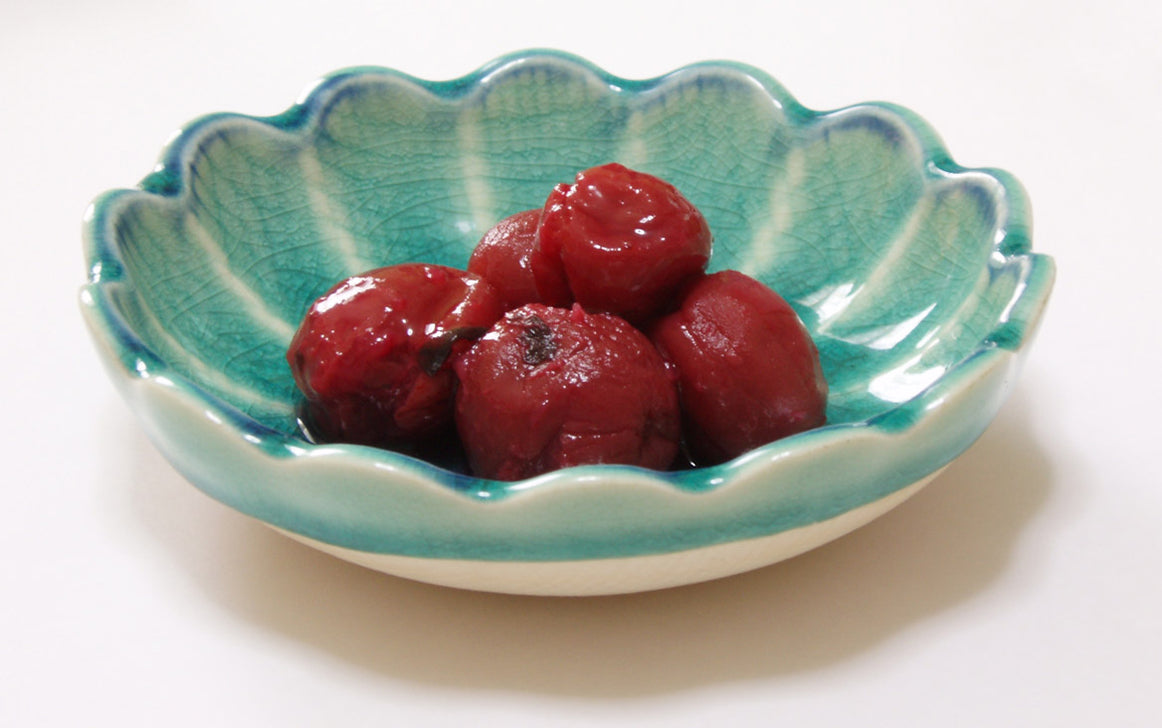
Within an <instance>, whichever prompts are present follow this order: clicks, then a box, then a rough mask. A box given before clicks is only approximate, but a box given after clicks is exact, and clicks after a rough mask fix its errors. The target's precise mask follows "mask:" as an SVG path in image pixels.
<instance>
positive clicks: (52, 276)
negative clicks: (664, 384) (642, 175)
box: [0, 0, 1162, 728]
mask: <svg viewBox="0 0 1162 728" xmlns="http://www.w3.org/2000/svg"><path fill="white" fill-rule="evenodd" d="M782 5H783V4H780V3H775V2H757V3H738V2H729V1H727V0H714V1H710V0H703V2H699V3H685V2H678V1H674V2H666V3H631V2H628V1H627V0H623V1H621V2H600V1H596V0H588V1H586V2H578V1H577V0H571V1H568V2H554V3H547V2H538V3H532V2H527V3H518V2H501V1H499V0H496V1H493V2H487V3H460V4H451V3H440V2H419V1H418V0H414V1H413V2H409V3H406V4H401V3H392V2H364V3H360V2H350V1H347V0H327V2H316V3H309V2H296V1H294V0H287V1H286V2H281V3H277V4H275V3H269V4H267V3H258V2H248V1H247V0H199V1H198V2H189V1H185V0H175V1H173V2H165V3H160V2H152V1H151V2H146V1H145V0H106V1H105V2H100V3H84V2H79V1H73V2H67V1H63V0H62V1H60V2H52V0H42V1H40V2H34V1H32V0H29V1H25V0H15V1H14V0H0V244H2V245H3V249H2V250H3V286H0V296H2V301H3V308H2V309H0V321H2V322H3V329H2V333H3V339H2V340H0V367H2V369H0V374H2V376H3V381H4V383H5V385H4V387H3V398H4V399H3V411H4V413H5V417H4V419H3V422H2V424H0V428H2V433H3V436H2V438H0V443H2V447H3V452H4V464H5V469H6V471H7V472H6V475H5V477H4V478H3V490H2V491H0V492H2V494H3V495H2V496H0V584H2V585H3V586H2V588H3V596H2V597H0V724H3V725H6V726H32V725H38V726H39V725H49V726H57V725H67V726H80V725H119V726H136V725H148V726H207V725H248V726H263V725H275V724H278V725H305V726H315V725H318V726H337V725H344V726H351V725H400V726H424V725H436V726H438V725H449V726H452V725H455V726H465V725H470V726H474V727H476V728H484V727H485V726H491V725H502V724H503V725H505V726H510V727H511V726H556V725H564V726H570V725H590V724H601V725H632V726H655V725H656V726H662V725H665V726H684V725H714V726H720V725H721V726H727V725H733V726H741V725H788V726H796V727H800V728H801V727H803V726H848V725H871V726H879V725H885V726H886V725H890V726H925V727H929V726H941V727H944V726H992V727H995V726H1095V725H1110V726H1119V728H1125V727H1127V726H1157V725H1162V718H1160V717H1159V715H1158V713H1159V712H1162V711H1159V709H1158V708H1156V705H1157V702H1156V699H1155V698H1154V697H1153V695H1154V692H1155V690H1156V688H1157V685H1158V683H1159V678H1162V617H1160V615H1162V535H1160V532H1162V476H1160V474H1159V467H1158V463H1159V451H1160V449H1162V448H1160V443H1159V435H1160V434H1162V427H1160V426H1159V423H1158V415H1159V413H1160V412H1162V396H1160V392H1159V377H1160V374H1159V364H1160V353H1162V346H1160V344H1159V327H1158V325H1157V321H1156V316H1157V312H1158V311H1159V310H1162V293H1160V292H1159V289H1160V287H1159V272H1158V271H1159V267H1160V264H1162V259H1160V257H1159V252H1158V251H1159V246H1160V244H1162V240H1160V235H1159V230H1160V229H1162V228H1160V225H1159V215H1160V214H1162V205H1160V204H1159V189H1158V187H1159V185H1158V169H1159V163H1160V162H1162V154H1160V145H1159V141H1158V140H1159V130H1160V128H1162V114H1160V111H1162V44H1160V43H1159V41H1158V37H1159V35H1160V33H1162V22H1160V21H1162V15H1160V12H1162V11H1159V10H1158V8H1159V6H1158V5H1157V4H1155V3H1151V2H1147V1H1145V0H1143V1H1142V2H1137V3H1132V2H1116V1H1111V0H1107V1H1105V2H1101V3H1093V4H1085V5H1083V4H1081V3H1061V4H1058V3H1049V2H1040V3H1019V2H1014V1H1013V0H1006V1H1004V2H992V1H989V0H972V1H971V2H940V3H933V2H927V1H926V0H915V1H914V2H886V3H879V4H878V7H874V6H873V4H872V3H860V2H846V1H844V0H831V1H830V2H810V3H801V4H798V5H792V4H789V3H788V4H786V6H785V7H784V6H782ZM528 47H553V48H560V49H563V50H567V51H571V52H574V53H577V54H579V55H582V56H584V57H587V58H589V59H590V60H593V61H594V62H596V63H598V64H599V65H601V66H603V67H604V68H606V69H607V70H609V71H611V72H613V73H616V74H618V75H621V76H628V77H644V76H652V75H656V74H659V73H663V72H665V71H669V70H672V69H673V68H675V67H677V66H680V65H683V64H685V63H688V62H692V61H697V60H703V59H707V58H728V59H734V60H740V61H744V62H747V63H750V64H753V65H755V66H758V67H760V68H763V69H765V70H767V71H768V72H770V73H771V74H772V75H774V76H775V77H776V78H778V79H779V80H780V81H782V83H783V84H785V85H786V86H787V87H788V88H789V89H790V90H791V91H792V93H794V94H796V95H797V96H798V97H799V99H800V100H801V101H803V102H804V103H805V104H806V105H808V106H811V107H813V108H833V107H836V106H841V105H845V104H849V103H854V102H858V101H864V100H870V99H887V100H891V101H895V102H898V103H901V104H903V105H905V106H908V107H910V108H912V109H913V110H915V111H917V112H919V113H920V114H921V115H922V116H924V117H926V118H927V119H928V120H929V121H930V122H932V124H933V125H934V126H935V127H936V128H937V129H938V130H939V131H940V132H941V134H942V136H943V137H944V140H945V141H946V143H947V144H948V146H949V148H950V149H951V151H952V154H953V155H954V157H955V158H956V159H957V160H958V161H959V162H961V163H963V164H966V165H971V166H982V165H987V166H999V167H1003V168H1006V169H1008V170H1010V171H1011V172H1013V173H1014V174H1016V175H1017V177H1018V178H1020V179H1021V180H1022V181H1023V182H1024V184H1025V185H1026V187H1027V188H1028V191H1029V193H1030V196H1031V198H1032V200H1033V209H1034V218H1035V223H1036V224H1035V232H1034V246H1035V248H1036V249H1037V250H1039V251H1040V252H1044V253H1048V254H1050V255H1052V256H1054V257H1055V258H1056V260H1057V263H1058V266H1059V277H1058V282H1057V288H1056V290H1055V292H1054V296H1053V300H1052V301H1051V303H1050V306H1049V310H1048V315H1047V317H1046V319H1045V322H1044V326H1043V327H1042V330H1041V334H1040V336H1039V338H1038V340H1037V341H1036V342H1035V345H1034V350H1033V353H1032V356H1031V357H1030V359H1029V361H1028V365H1027V367H1026V368H1025V370H1024V373H1023V376H1022V379H1021V382H1020V384H1019V385H1018V387H1017V389H1016V392H1015V394H1014V396H1013V397H1012V398H1011V399H1010V400H1009V402H1008V404H1007V405H1006V406H1005V408H1004V409H1003V410H1002V412H1001V414H1000V416H999V417H998V419H997V420H996V421H995V423H994V425H993V426H992V427H991V428H990V429H989V430H988V432H987V433H986V434H985V435H984V436H983V437H982V438H981V439H980V440H979V441H978V442H977V444H976V445H975V446H974V447H973V448H972V449H971V450H969V451H968V452H967V453H966V454H965V455H964V456H963V457H962V458H961V459H959V460H958V461H957V462H956V463H955V464H954V465H953V466H952V467H951V468H950V469H949V470H948V471H947V472H946V473H945V474H944V475H943V476H941V477H940V478H939V479H937V480H936V481H935V482H933V483H932V484H931V485H930V486H929V487H928V488H927V489H926V490H924V491H922V492H921V493H920V494H919V495H918V496H916V497H915V498H914V499H913V500H911V501H909V502H908V503H906V504H904V505H903V506H902V507H900V508H899V509H897V510H895V511H893V512H892V513H890V514H888V515H887V516H886V517H884V518H882V519H880V520H878V521H876V522H874V523H873V524H871V525H869V526H867V527H866V528H864V529H862V530H860V531H858V532H856V533H854V534H852V535H851V536H849V537H847V538H844V539H842V540H840V541H838V542H835V543H833V544H830V545H828V546H826V547H824V548H821V549H818V550H817V551H814V552H811V553H809V554H807V555H805V556H802V557H800V558H797V559H794V560H791V561H789V562H786V563H783V564H779V565H776V566H773V567H769V568H766V569H763V570H760V571H757V572H753V573H750V574H746V575H743V576H740V577H736V578H732V579H727V580H722V581H719V582H714V583H708V584H702V585H697V586H693V587H687V588H682V589H674V590H669V591H664V592H657V593H649V594H640V595H633V596H625V597H612V598H599V599H573V600H568V599H534V598H517V597H507V596H495V595H486V594H476V593H468V592H460V591H454V590H448V589H442V588H437V587H432V586H426V585H422V584H416V583H411V582H407V581H403V580H400V579H395V578H391V577H386V576H382V575H379V574H376V573H373V572H369V571H365V570H362V569H360V568H358V567H355V566H351V565H348V564H346V563H343V562H340V561H336V560H334V559H331V558H329V557H326V556H323V555H320V554H318V553H316V552H314V551H312V550H309V549H307V548H305V547H302V546H299V545H296V544H294V543H292V542H290V541H288V540H286V539H284V538H282V537H280V536H278V535H276V534H275V533H273V532H271V531H269V530H267V529H266V528H265V527H263V526H261V525H259V524H257V523H254V522H252V521H250V520H248V519H247V518H245V517H242V516H240V515H238V514H236V513H234V512H232V511H230V510H228V509H226V508H224V507H222V506H220V505H218V504H217V503H215V502H212V501H210V500H209V499H208V498H206V497H205V496H203V495H201V494H200V493H199V492H198V491H196V490H195V489H194V488H193V487H192V486H189V485H188V484H186V483H185V482H184V481H183V480H182V479H181V478H180V477H179V476H178V475H177V474H176V473H175V472H174V471H173V470H172V469H171V468H170V467H169V466H168V464H167V463H166V462H165V461H164V460H163V459H162V458H161V457H160V456H159V455H158V454H157V453H156V452H155V451H154V449H153V448H152V447H151V446H150V444H149V443H148V441H147V440H146V439H145V437H144V436H143V434H142V430H141V429H140V428H139V426H138V424H137V422H136V421H135V420H134V418H133V416H132V415H131V413H130V412H129V410H128V408H127V407H126V406H125V405H124V404H123V403H122V402H121V400H120V399H119V398H118V397H117V395H116V393H115V392H114V390H113V388H112V386H111V385H110V383H109V382H108V380H107V379H106V377H105V375H104V373H103V372H102V370H101V369H100V367H99V365H98V363H97V360H96V357H95V355H94V352H93V350H92V346H91V344H90V342H89V340H88V337H87V334H86V332H85V331H84V330H83V328H82V324H81V320H80V316H79V314H78V306H77V303H76V291H77V288H78V287H79V285H80V284H81V283H82V281H83V279H84V273H85V271H84V266H83V263H82V257H81V245H80V236H79V230H80V219H81V215H82V213H83V211H84V209H85V207H86V206H87V204H88V202H89V201H90V199H91V198H92V197H94V196H95V195H96V194H97V193H99V192H101V191H103V190H105V189H108V188H111V187H122V186H132V185H133V184H135V183H136V182H137V181H138V180H139V179H140V178H141V177H142V176H144V175H145V174H146V173H147V172H148V171H149V170H150V168H151V167H152V165H153V162H154V160H155V158H156V155H157V153H158V151H159V150H160V148H161V146H162V144H163V143H164V142H165V141H166V140H167V138H168V137H169V135H170V133H171V132H172V131H173V130H175V129H176V128H177V127H178V126H179V125H181V124H183V123H185V122H186V121H188V120H190V119H192V118H194V117H195V116H198V115H200V114H202V113H205V112H208V111H215V110H229V111H241V112H245V113H252V114H271V113H275V112H278V111H281V110H282V109H283V108H285V107H286V106H288V105H289V104H290V103H291V102H292V101H294V100H295V99H296V98H297V97H298V96H299V94H300V93H301V92H302V91H303V89H305V88H306V87H307V86H308V84H309V83H310V82H311V81H312V80H314V79H315V78H316V77H318V76H320V75H322V74H324V73H326V72H328V71H331V70H334V69H337V68H340V67H345V66H350V65H357V64H373V65H383V66H391V67H396V68H399V69H402V70H405V71H407V72H409V73H412V74H414V75H417V76H421V77H425V78H439V79H443V78H450V77H454V76H459V75H461V74H464V73H466V72H468V71H470V70H472V69H474V68H475V67H477V66H479V65H480V64H482V63H484V62H486V61H488V60H490V59H492V58H493V57H495V56H497V55H500V54H502V53H505V52H508V51H513V50H518V49H522V48H528Z"/></svg>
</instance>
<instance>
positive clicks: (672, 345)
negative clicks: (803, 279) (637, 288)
mask: <svg viewBox="0 0 1162 728" xmlns="http://www.w3.org/2000/svg"><path fill="white" fill-rule="evenodd" d="M651 339H652V341H653V342H654V344H655V346H657V349H658V351H659V352H660V353H661V354H662V356H663V358H665V359H666V361H667V362H668V363H669V364H670V365H671V366H672V367H673V369H674V370H675V371H676V372H677V377H678V390H679V396H680V399H681V402H682V412H683V419H684V428H685V437H686V443H687V447H688V449H689V450H690V454H691V455H692V456H693V458H694V461H695V464H696V465H699V466H703V465H712V464H715V463H720V462H724V461H726V460H729V459H731V458H734V457H737V456H738V455H741V454H743V453H745V452H747V451H749V450H752V449H754V448H756V447H759V446H761V445H764V444H766V443H768V442H772V441H774V440H778V439H780V438H782V437H786V436H788V435H793V434H795V433H797V432H802V431H804V430H808V429H811V428H814V427H818V426H820V425H822V424H824V422H825V421H826V406H827V389H828V388H827V382H826V380H825V379H824V376H823V369H822V366H821V365H820V361H819V353H818V351H817V349H816V347H815V344H814V342H813V341H812V340H811V337H810V335H809V334H808V332H807V329H806V328H805V327H804V326H803V323H802V321H800V320H799V317H798V316H797V315H796V314H795V311H794V310H793V309H792V308H791V306H790V305H789V304H788V303H787V302H786V301H784V300H783V298H782V297H780V296H779V295H778V294H777V293H775V292H774V291H772V290H771V289H770V288H768V287H767V286H766V285H764V284H763V283H761V282H759V281H757V280H755V279H753V278H750V277H749V276H746V275H744V274H743V273H740V272H737V271H733V270H727V271H720V272H718V273H714V274H711V275H707V276H705V277H703V278H702V279H700V280H699V281H697V282H696V283H695V284H693V285H692V286H691V287H690V288H689V289H688V290H687V291H686V293H685V294H684V296H683V298H682V304H681V306H680V308H679V309H678V310H677V311H674V312H673V313H670V314H668V315H666V316H664V317H662V318H661V319H659V320H658V321H657V322H656V323H655V325H654V326H653V327H652V329H651Z"/></svg>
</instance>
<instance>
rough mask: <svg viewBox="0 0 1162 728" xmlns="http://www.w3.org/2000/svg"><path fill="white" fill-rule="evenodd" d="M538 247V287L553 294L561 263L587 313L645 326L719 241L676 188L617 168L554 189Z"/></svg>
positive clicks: (609, 166) (599, 169)
mask: <svg viewBox="0 0 1162 728" xmlns="http://www.w3.org/2000/svg"><path fill="white" fill-rule="evenodd" d="M537 244H538V248H537V255H538V256H539V257H538V258H535V259H534V262H535V263H536V265H535V266H534V273H535V274H536V275H537V282H538V286H539V287H541V288H542V289H544V290H545V291H548V290H551V289H552V286H553V276H555V275H556V268H555V267H554V266H556V265H559V266H560V268H561V270H562V271H563V272H564V276H565V279H566V280H567V281H568V287H569V290H570V292H571V293H572V296H573V300H575V301H576V302H577V303H580V304H581V305H582V306H583V307H584V308H585V309H586V310H587V311H601V312H607V313H614V314H617V315H619V316H621V317H623V318H626V319H628V320H629V321H630V322H632V323H635V324H642V323H644V322H645V321H647V320H648V319H650V318H651V317H653V316H655V315H657V314H658V313H660V312H661V311H662V310H664V308H665V307H666V306H667V305H668V304H670V303H671V302H672V300H673V294H674V292H675V291H676V290H678V288H680V287H681V286H682V285H683V284H684V283H686V281H688V280H689V279H690V278H691V277H693V276H696V275H698V274H700V273H702V272H703V271H704V270H705V268H706V264H707V262H708V260H709V258H710V251H711V245H712V240H711V234H710V228H709V226H708V225H707V223H706V219H705V218H704V217H703V216H702V213H700V212H699V211H698V210H697V208H695V207H694V205H693V204H692V203H691V202H690V201H689V200H687V199H686V198H685V197H684V196H683V195H682V193H681V192H679V191H678V190H677V189H676V188H675V187H674V186H673V185H671V184H669V183H668V182H665V181H664V180H661V179H659V178H657V177H655V176H653V175H650V174H646V173H644V172H638V171H635V170H632V169H629V168H627V167H625V166H623V165H621V164H616V163H611V164H604V165H601V166H599V167H593V168H591V169H587V170H585V171H583V172H581V173H579V174H578V175H577V176H576V180H575V182H574V183H573V184H571V185H568V184H559V185H557V186H556V187H555V188H554V189H553V191H552V192H551V193H550V194H549V197H548V199H547V201H546V202H545V208H544V211H543V214H542V216H541V222H540V228H539V231H538V240H537Z"/></svg>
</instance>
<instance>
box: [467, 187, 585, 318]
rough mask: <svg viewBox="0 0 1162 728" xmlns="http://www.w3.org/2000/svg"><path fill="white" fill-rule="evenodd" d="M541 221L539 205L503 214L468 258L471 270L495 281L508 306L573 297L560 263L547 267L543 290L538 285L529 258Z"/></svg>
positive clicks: (559, 301) (558, 302)
mask: <svg viewBox="0 0 1162 728" xmlns="http://www.w3.org/2000/svg"><path fill="white" fill-rule="evenodd" d="M540 221H541V210H540V209H539V208H538V209H536V210H525V211H524V212H518V213H516V214H515V215H510V216H508V217H506V218H504V219H503V220H501V221H500V222H498V223H497V224H496V225H494V226H492V228H490V229H489V230H488V232H487V233H485V234H484V237H482V238H481V239H480V242H479V243H477V244H476V248H475V249H474V250H473V251H472V257H470V258H469V259H468V272H469V273H475V274H476V275H478V276H480V277H481V278H484V279H485V280H487V281H488V282H489V283H490V284H492V287H493V288H495V289H496V292H497V294H498V295H499V296H500V299H501V301H502V302H503V303H504V307H505V309H511V308H516V307H517V306H520V305H523V304H526V303H548V304H551V305H568V304H569V303H570V302H571V301H572V296H571V294H570V293H569V287H568V284H566V282H565V279H564V274H562V273H561V272H560V266H548V267H544V268H543V272H542V277H543V279H544V280H543V281H542V288H543V289H544V293H543V294H542V293H541V292H540V291H539V290H538V288H537V281H536V278H535V277H534V276H533V270H532V267H531V266H532V264H531V261H530V258H531V257H532V256H533V254H534V248H535V247H536V240H537V225H538V224H539V223H540Z"/></svg>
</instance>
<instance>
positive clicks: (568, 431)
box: [453, 304, 681, 480]
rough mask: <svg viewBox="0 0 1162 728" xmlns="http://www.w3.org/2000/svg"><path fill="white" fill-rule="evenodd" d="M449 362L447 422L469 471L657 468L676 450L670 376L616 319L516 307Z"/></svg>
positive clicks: (513, 475) (486, 474)
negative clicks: (451, 395)
mask: <svg viewBox="0 0 1162 728" xmlns="http://www.w3.org/2000/svg"><path fill="white" fill-rule="evenodd" d="M453 366H454V369H455V371H456V374H457V376H458V378H459V380H460V388H459V390H458V391H457V394H456V426H457V429H458V431H459V433H460V438H461V440H462V442H463V444H464V447H465V450H466V452H467V455H468V461H469V463H470V465H471V468H472V472H473V473H474V474H475V475H477V476H478V477H482V478H491V479H497V480H517V479H522V478H529V477H533V476H535V475H538V474H541V473H544V472H548V471H550V470H554V469H556V468H563V467H568V466H571V465H585V464H593V463H620V464H627V465H638V466H641V467H646V468H655V469H664V468H667V467H669V466H670V465H671V463H672V462H673V460H674V457H675V455H676V454H677V451H678V443H679V439H680V428H681V423H680V414H679V410H678V398H677V392H676V390H675V386H674V381H673V378H672V376H671V375H670V373H669V371H668V370H667V368H666V366H665V363H664V362H663V361H662V358H661V357H660V356H659V355H658V353H657V351H656V350H655V349H654V347H653V345H652V344H651V343H650V341H649V339H648V338H646V336H645V335H644V334H643V333H641V332H640V331H638V330H637V329H635V328H633V327H632V326H630V325H629V324H628V323H627V322H625V321H624V320H622V319H620V318H618V317H616V316H611V315H607V314H589V313H586V312H585V311H583V310H582V309H581V308H580V306H573V307H572V309H563V308H554V307H549V306H545V305H542V304H529V305H526V306H522V307H520V308H517V309H515V310H513V311H510V312H508V313H507V314H505V316H504V317H503V318H502V319H501V320H500V321H499V322H497V324H496V325H495V326H494V327H493V328H492V329H491V330H490V331H489V332H488V333H487V334H485V335H484V336H482V337H481V338H480V339H479V340H478V341H477V342H476V343H475V344H474V345H473V346H472V348H471V349H470V350H469V351H468V352H466V353H465V354H464V355H463V356H461V357H460V358H458V359H457V360H456V361H455V363H454V364H453Z"/></svg>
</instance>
